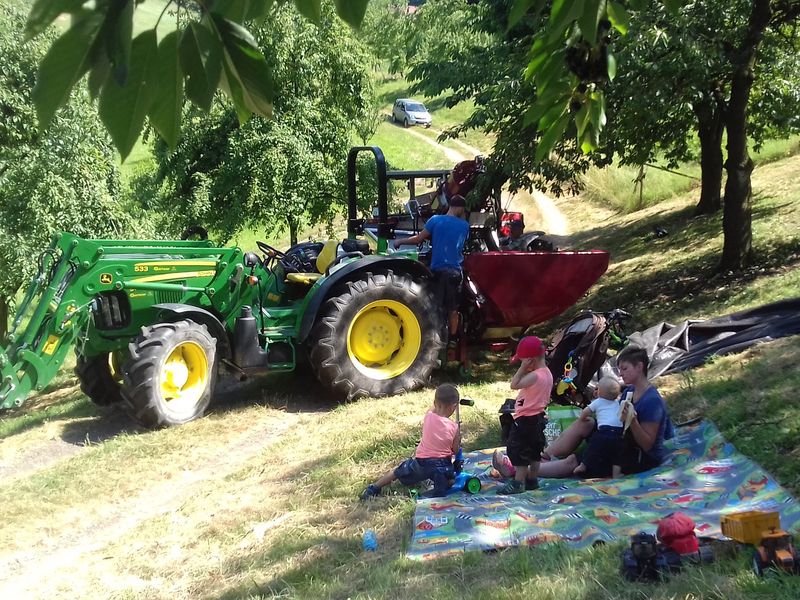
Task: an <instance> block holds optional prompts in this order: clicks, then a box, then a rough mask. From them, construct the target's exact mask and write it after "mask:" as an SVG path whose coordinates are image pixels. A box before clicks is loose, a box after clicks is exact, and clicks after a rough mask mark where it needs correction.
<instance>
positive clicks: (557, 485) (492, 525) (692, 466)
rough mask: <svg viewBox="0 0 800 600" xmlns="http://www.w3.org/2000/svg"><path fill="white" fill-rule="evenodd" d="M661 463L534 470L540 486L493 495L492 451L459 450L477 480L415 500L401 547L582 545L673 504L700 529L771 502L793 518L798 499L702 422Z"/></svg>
mask: <svg viewBox="0 0 800 600" xmlns="http://www.w3.org/2000/svg"><path fill="white" fill-rule="evenodd" d="M667 448H668V449H669V450H670V454H669V457H668V458H667V460H666V461H665V463H664V464H663V465H662V466H661V467H659V468H657V469H653V470H651V471H648V472H646V473H641V474H639V475H628V476H626V477H623V478H621V479H613V480H612V479H605V480H601V479H589V480H582V481H581V480H577V479H575V480H573V479H568V480H563V479H561V480H560V479H541V480H540V483H541V488H540V489H539V490H537V491H535V492H525V493H524V494H517V495H513V496H498V495H497V494H496V488H497V486H498V482H497V481H496V480H494V479H492V478H490V477H489V471H490V470H491V456H492V450H491V449H490V450H480V451H477V452H471V453H468V454H467V455H466V461H465V465H464V469H465V470H466V471H467V472H468V473H471V474H474V475H476V476H478V477H479V478H480V479H481V483H482V485H483V489H482V490H481V492H480V493H478V494H476V495H474V496H470V495H468V494H467V493H466V492H454V493H453V494H451V495H449V496H447V497H446V498H439V499H432V498H431V499H420V500H418V501H417V506H416V511H415V513H414V521H413V534H412V538H411V543H410V545H409V547H408V550H407V555H408V556H409V557H411V558H415V559H429V558H438V557H440V556H447V555H449V554H458V553H462V552H465V551H469V550H494V549H497V548H505V547H510V546H517V545H529V546H532V545H536V544H541V543H546V542H555V541H562V542H565V543H567V544H568V545H569V546H573V547H576V548H582V547H586V546H590V545H592V544H594V543H596V542H598V541H603V542H608V541H612V540H617V539H624V538H626V537H627V536H630V535H633V534H636V533H638V532H639V531H642V530H645V531H648V532H650V533H654V532H655V530H656V526H657V525H656V524H657V522H658V521H659V520H660V519H661V518H663V517H665V516H666V515H668V514H669V513H672V512H674V511H676V510H680V511H681V512H684V513H686V514H687V515H689V516H690V517H691V518H692V519H693V520H694V521H695V523H696V524H697V533H698V535H702V536H708V537H721V536H722V534H721V532H720V516H721V515H722V514H726V513H731V512H738V511H743V510H777V511H779V512H780V514H781V525H782V526H783V528H784V529H787V530H792V529H797V528H798V526H800V505H798V503H797V501H796V500H795V499H794V498H792V496H790V495H789V494H788V493H787V492H786V491H785V490H784V489H783V488H781V487H780V486H779V485H778V484H777V483H776V482H775V480H774V479H773V478H772V477H771V476H770V475H769V474H768V473H766V472H765V471H764V470H763V469H762V468H761V467H760V466H759V465H757V464H756V463H754V462H753V461H751V460H750V459H748V458H746V457H745V456H743V455H742V454H740V453H739V452H737V451H736V449H735V448H734V447H733V445H731V444H730V443H728V442H727V441H726V440H725V439H724V438H723V437H722V435H721V434H720V433H719V431H718V430H717V429H716V427H714V425H713V424H711V423H710V422H707V421H701V422H700V423H697V424H694V425H689V426H685V427H681V428H679V429H678V431H677V435H676V436H675V438H673V439H672V440H669V441H668V442H667Z"/></svg>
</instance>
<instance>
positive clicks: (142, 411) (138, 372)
mask: <svg viewBox="0 0 800 600" xmlns="http://www.w3.org/2000/svg"><path fill="white" fill-rule="evenodd" d="M129 349H130V355H131V358H130V361H129V362H128V363H127V364H126V365H125V368H124V377H125V385H124V387H123V389H122V393H123V397H124V398H125V400H126V403H127V405H128V407H129V409H130V411H131V415H132V416H133V418H134V419H135V420H136V421H137V422H138V423H140V424H141V425H143V426H144V427H148V428H156V427H165V426H171V425H180V424H181V423H187V422H188V421H192V420H194V419H197V418H198V417H201V416H203V414H204V413H205V411H206V409H207V408H208V404H209V403H210V402H211V395H212V393H213V391H214V381H215V377H216V353H217V344H216V340H215V339H214V337H213V336H212V335H211V334H210V333H209V332H208V329H207V328H206V326H205V325H200V324H198V323H195V322H194V321H178V322H177V323H160V324H158V325H153V326H151V327H143V328H142V333H141V335H139V337H137V338H136V339H135V340H134V341H133V342H131V344H130V345H129Z"/></svg>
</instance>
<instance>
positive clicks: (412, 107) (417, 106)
mask: <svg viewBox="0 0 800 600" xmlns="http://www.w3.org/2000/svg"><path fill="white" fill-rule="evenodd" d="M406 110H407V111H410V112H428V109H426V108H425V105H424V104H422V103H421V102H407V103H406Z"/></svg>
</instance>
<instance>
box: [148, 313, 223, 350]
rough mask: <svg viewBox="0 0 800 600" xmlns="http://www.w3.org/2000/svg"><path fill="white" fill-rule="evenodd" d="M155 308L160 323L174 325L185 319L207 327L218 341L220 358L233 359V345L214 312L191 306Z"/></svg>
mask: <svg viewBox="0 0 800 600" xmlns="http://www.w3.org/2000/svg"><path fill="white" fill-rule="evenodd" d="M153 308H155V309H157V310H158V315H159V321H160V322H164V323H174V322H176V321H183V320H185V319H188V320H191V321H194V322H195V323H199V324H200V325H205V326H206V327H207V328H208V331H209V333H210V334H211V335H213V336H214V338H215V339H216V340H217V352H218V354H217V356H218V357H219V358H231V356H232V353H231V344H230V339H229V336H228V332H227V330H226V329H225V325H224V324H223V323H222V321H220V320H219V318H218V317H217V316H216V315H215V314H214V313H212V312H209V311H207V310H205V309H203V308H200V307H197V306H191V305H189V304H174V303H165V304H156V305H155V306H154V307H153Z"/></svg>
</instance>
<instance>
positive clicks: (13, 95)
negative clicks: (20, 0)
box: [0, 5, 128, 339]
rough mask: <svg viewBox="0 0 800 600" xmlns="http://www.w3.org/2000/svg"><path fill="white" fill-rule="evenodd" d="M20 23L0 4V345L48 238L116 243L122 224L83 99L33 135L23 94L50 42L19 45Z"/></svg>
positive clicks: (104, 152)
mask: <svg viewBox="0 0 800 600" xmlns="http://www.w3.org/2000/svg"><path fill="white" fill-rule="evenodd" d="M24 23H25V20H24V13H23V12H21V10H20V9H19V8H17V7H14V6H13V5H12V6H8V5H3V6H0V114H2V115H3V118H2V119H0V339H2V338H3V337H4V336H5V334H6V331H7V326H8V315H9V309H10V307H11V305H12V304H13V301H14V297H15V295H16V293H17V291H18V290H19V288H20V287H21V286H22V285H23V284H24V283H25V282H26V281H27V280H28V279H29V278H30V277H31V276H32V275H33V274H34V272H35V270H36V268H37V265H38V261H39V256H40V254H41V253H42V251H43V250H44V249H45V248H47V246H48V245H49V244H50V238H51V236H52V235H53V234H55V233H56V232H58V231H62V230H69V231H72V232H74V233H76V234H78V235H82V236H87V237H97V236H110V237H119V234H121V233H123V231H125V230H126V228H127V225H128V224H127V220H126V219H127V218H126V217H125V214H124V212H123V211H122V209H121V207H120V206H118V204H117V202H116V201H115V195H116V194H117V193H118V191H119V176H118V170H117V167H116V164H115V158H114V154H113V149H112V147H111V144H110V141H109V140H108V136H107V134H106V132H105V130H104V129H103V127H102V125H101V124H100V122H99V120H98V119H97V116H96V111H95V110H94V109H93V108H92V106H91V103H90V102H89V100H88V97H87V93H86V92H85V91H84V90H76V91H75V92H74V93H73V94H72V95H71V97H70V99H69V101H68V102H67V105H66V106H65V108H64V110H63V111H61V112H60V113H59V115H58V116H57V117H56V118H55V119H54V120H53V122H52V124H51V126H50V128H49V129H48V130H47V132H46V133H45V134H43V135H41V134H39V132H38V128H37V122H36V114H35V111H34V110H33V107H32V106H33V105H32V102H31V94H32V90H33V87H34V77H35V74H36V66H37V63H38V62H39V61H40V60H41V58H42V56H43V55H44V52H45V51H46V48H47V46H48V45H49V44H50V43H51V42H52V41H53V37H52V36H51V35H50V34H49V33H48V34H45V35H43V36H42V37H41V38H39V39H37V40H35V41H34V42H29V43H28V44H25V45H21V44H20V43H19V40H20V38H21V37H22V30H23V26H24Z"/></svg>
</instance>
